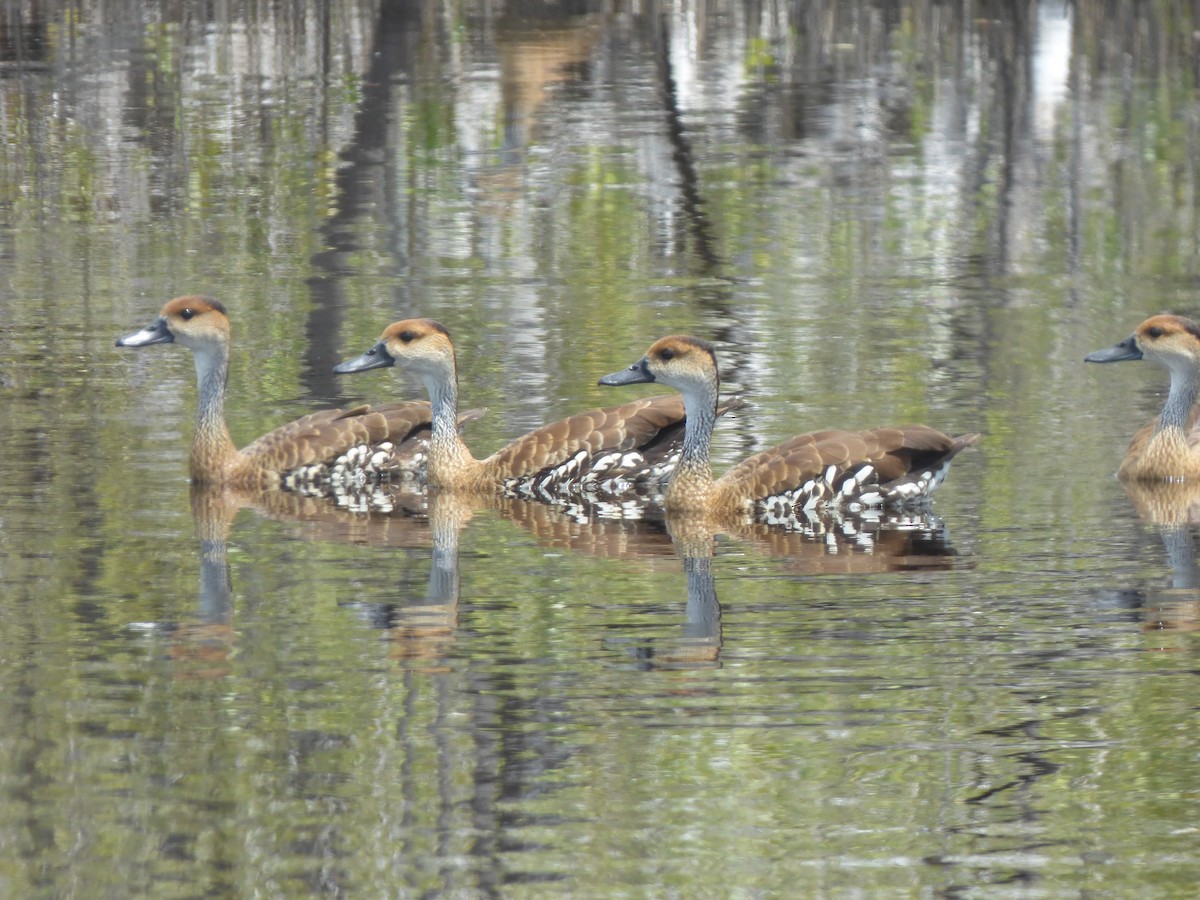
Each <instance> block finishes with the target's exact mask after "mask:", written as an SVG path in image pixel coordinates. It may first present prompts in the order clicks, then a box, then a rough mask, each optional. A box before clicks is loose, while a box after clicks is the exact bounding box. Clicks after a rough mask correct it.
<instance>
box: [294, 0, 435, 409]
mask: <svg viewBox="0 0 1200 900" xmlns="http://www.w3.org/2000/svg"><path fill="white" fill-rule="evenodd" d="M321 8H322V13H321V15H322V16H323V18H324V21H325V23H326V30H327V29H328V20H329V15H330V13H329V10H328V9H327V8H325V7H324V5H322V7H321ZM422 11H423V4H422V3H420V2H419V0H383V2H381V3H380V6H379V19H378V24H377V26H376V31H375V41H374V45H373V46H372V49H371V54H370V60H371V62H370V67H369V68H368V70H367V72H366V73H365V74H364V77H363V91H362V102H361V103H360V104H359V108H358V113H357V114H356V115H355V117H354V137H353V140H352V141H351V143H350V145H349V146H348V147H347V148H346V149H345V150H344V151H343V153H342V160H343V162H342V165H341V167H340V168H339V169H338V173H337V182H336V184H337V212H336V214H335V215H333V216H332V217H330V218H328V219H326V220H325V223H324V225H323V227H322V229H321V241H322V245H323V249H322V250H321V251H320V252H319V253H318V254H317V255H316V256H315V257H314V258H313V261H312V262H313V266H314V268H316V269H318V270H320V271H321V272H323V273H324V275H322V276H317V277H313V278H312V279H310V280H309V291H310V295H311V297H312V305H311V307H310V309H309V313H308V317H307V319H306V321H305V324H304V333H305V337H306V342H305V347H306V349H305V353H304V363H305V366H304V375H303V381H304V385H305V387H306V388H307V390H308V392H309V393H310V394H311V395H312V396H313V397H316V398H319V399H322V400H334V399H336V398H338V397H340V396H342V391H343V390H344V387H345V385H344V384H342V383H339V382H338V381H337V380H336V379H335V378H334V376H333V372H332V369H333V366H334V365H335V364H336V363H337V362H338V361H339V360H340V358H341V357H340V356H339V353H340V352H341V347H342V318H343V311H344V308H345V302H344V300H343V297H342V292H341V286H342V285H341V279H342V278H344V277H345V276H347V275H348V274H350V273H351V269H350V268H349V267H348V265H347V264H346V263H345V262H344V258H345V257H346V255H348V254H351V253H353V252H355V251H356V250H358V249H359V246H358V242H357V237H356V234H357V232H356V229H355V227H354V226H355V224H356V223H357V222H359V221H360V220H361V219H362V218H363V217H364V216H365V215H366V214H367V211H368V210H370V208H371V207H372V206H373V205H375V204H377V203H382V204H383V205H385V206H386V202H387V201H386V196H385V195H386V193H387V191H388V189H389V182H390V178H389V174H390V173H391V172H392V171H393V170H394V167H393V164H392V163H391V162H390V161H389V159H388V153H389V150H394V149H395V148H392V147H390V145H389V141H388V133H389V126H390V124H391V122H392V112H393V110H392V105H393V98H394V94H395V89H396V85H397V84H398V83H400V82H401V81H404V80H411V79H412V77H413V67H414V64H415V61H416V58H417V47H418V44H419V41H420V26H421V16H422ZM325 75H326V78H328V76H329V73H328V71H327V72H326V73H325ZM402 246H403V241H400V240H397V241H395V242H394V244H393V248H392V249H393V252H394V253H396V254H397V256H398V257H399V256H400V255H401V250H400V248H401V247H402ZM397 263H398V264H401V260H400V259H399V258H398V259H397Z"/></svg>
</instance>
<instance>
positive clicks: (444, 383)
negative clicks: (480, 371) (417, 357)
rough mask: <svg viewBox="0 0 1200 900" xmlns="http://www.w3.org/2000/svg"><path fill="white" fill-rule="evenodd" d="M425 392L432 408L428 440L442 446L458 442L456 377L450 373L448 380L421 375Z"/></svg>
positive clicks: (453, 373)
mask: <svg viewBox="0 0 1200 900" xmlns="http://www.w3.org/2000/svg"><path fill="white" fill-rule="evenodd" d="M421 380H422V381H423V382H425V390H426V391H428V392H429V403H430V406H431V407H432V409H431V411H430V415H431V417H432V420H433V421H432V423H431V435H430V439H431V440H432V441H433V442H435V443H438V444H441V445H442V446H449V445H451V444H454V443H457V442H458V375H457V374H456V373H455V372H451V373H450V377H448V378H438V377H436V376H434V375H427V374H422V375H421Z"/></svg>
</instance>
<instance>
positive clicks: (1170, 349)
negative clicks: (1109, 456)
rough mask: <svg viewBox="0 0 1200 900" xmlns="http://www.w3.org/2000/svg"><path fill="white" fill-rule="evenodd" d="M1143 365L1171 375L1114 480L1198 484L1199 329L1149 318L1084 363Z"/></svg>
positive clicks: (1167, 319)
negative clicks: (1149, 364) (1153, 416)
mask: <svg viewBox="0 0 1200 900" xmlns="http://www.w3.org/2000/svg"><path fill="white" fill-rule="evenodd" d="M1135 359H1148V360H1150V361H1151V362H1155V363H1158V364H1159V365H1160V366H1162V367H1163V368H1164V369H1166V370H1167V371H1168V372H1170V373H1171V388H1170V390H1169V391H1168V392H1167V400H1166V402H1165V403H1164V404H1163V409H1162V412H1161V413H1160V414H1159V416H1158V418H1156V419H1154V420H1152V421H1151V422H1150V423H1149V424H1148V425H1146V426H1145V427H1144V428H1142V429H1141V430H1140V431H1138V433H1137V434H1135V435H1134V436H1133V441H1132V442H1131V443H1130V444H1129V449H1128V450H1126V451H1125V458H1124V459H1122V460H1121V465H1120V467H1119V468H1118V469H1117V477H1119V478H1121V479H1123V480H1128V481H1196V480H1200V424H1198V422H1197V419H1198V418H1200V407H1198V406H1197V405H1196V400H1197V398H1198V397H1200V325H1197V324H1196V323H1195V322H1193V321H1192V320H1191V319H1185V318H1184V317H1183V316H1171V315H1159V316H1151V317H1150V318H1149V319H1146V321H1144V322H1142V324H1141V325H1139V326H1138V327H1137V328H1136V329H1134V332H1133V334H1131V335H1130V336H1129V337H1127V338H1125V340H1123V341H1121V342H1120V343H1119V344H1114V345H1113V346H1111V347H1109V348H1108V349H1106V350H1097V351H1096V352H1095V353H1089V354H1088V355H1087V356H1085V357H1084V362H1094V363H1110V362H1124V361H1126V360H1135Z"/></svg>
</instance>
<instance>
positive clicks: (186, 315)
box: [179, 306, 196, 322]
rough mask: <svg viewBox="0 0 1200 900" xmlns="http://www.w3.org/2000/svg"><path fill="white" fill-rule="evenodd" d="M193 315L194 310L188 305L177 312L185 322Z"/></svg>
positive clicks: (194, 313)
mask: <svg viewBox="0 0 1200 900" xmlns="http://www.w3.org/2000/svg"><path fill="white" fill-rule="evenodd" d="M194 315H196V311H195V310H194V309H192V308H191V307H190V306H189V307H186V308H185V309H184V310H183V312H181V313H180V314H179V318H181V319H183V321H185V322H186V321H188V320H189V319H191V318H192V317H193V316H194Z"/></svg>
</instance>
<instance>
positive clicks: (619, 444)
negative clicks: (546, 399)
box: [487, 394, 744, 493]
mask: <svg viewBox="0 0 1200 900" xmlns="http://www.w3.org/2000/svg"><path fill="white" fill-rule="evenodd" d="M743 405H744V404H743V401H742V400H741V399H740V398H736V397H735V398H732V399H730V400H728V401H727V402H726V403H724V404H722V405H721V406H720V407H719V408H718V410H717V415H718V416H721V415H724V414H725V413H726V412H729V411H730V410H734V409H738V408H740V407H741V406H743ZM685 424H686V415H685V412H684V406H683V399H682V398H681V397H680V396H679V395H678V394H669V395H664V396H661V397H647V398H642V399H640V400H631V401H629V402H628V403H622V404H620V405H619V406H608V407H604V408H602V409H593V410H589V411H587V412H583V413H578V414H577V415H574V416H570V417H569V418H566V419H561V420H559V421H558V422H553V423H551V424H550V425H546V426H544V427H542V428H539V429H537V430H536V431H532V432H530V433H529V434H527V435H525V436H524V437H522V438H518V439H517V440H515V441H513V442H512V443H511V444H509V445H508V446H506V447H504V448H502V449H500V450H499V451H497V452H496V453H495V454H494V455H493V456H492V457H491V458H490V459H489V460H488V462H487V464H488V465H489V466H496V467H497V472H498V473H499V474H500V477H502V478H504V479H505V480H506V483H507V484H508V486H509V487H516V486H521V487H523V488H527V489H530V490H532V491H533V492H541V493H557V492H561V491H562V490H563V489H567V490H570V491H576V490H583V491H588V492H595V491H599V492H601V493H621V492H624V491H626V490H628V489H631V488H632V489H637V488H639V487H645V486H652V485H657V484H659V483H661V482H662V481H664V480H665V479H666V478H667V477H668V476H669V475H670V473H671V472H672V471H673V470H674V468H675V466H676V464H677V463H678V462H679V453H680V449H681V447H682V444H683V433H684V426H685Z"/></svg>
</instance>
